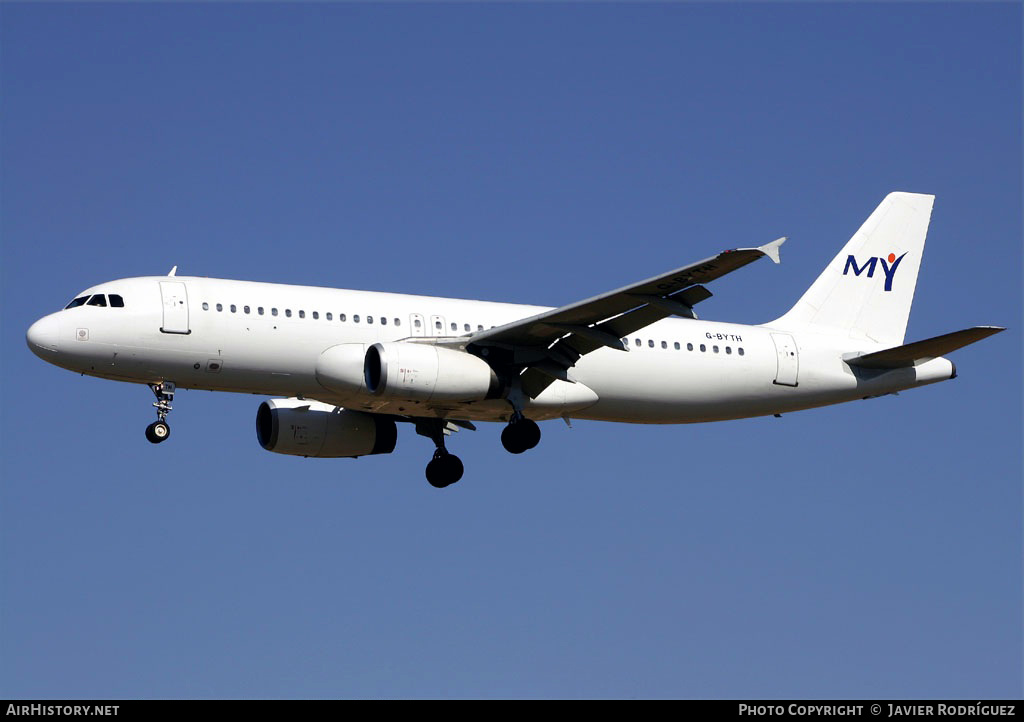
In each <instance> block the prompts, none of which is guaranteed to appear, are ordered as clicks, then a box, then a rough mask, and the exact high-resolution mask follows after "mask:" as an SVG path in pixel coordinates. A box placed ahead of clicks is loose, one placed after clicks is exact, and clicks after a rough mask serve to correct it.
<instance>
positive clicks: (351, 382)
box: [316, 343, 366, 396]
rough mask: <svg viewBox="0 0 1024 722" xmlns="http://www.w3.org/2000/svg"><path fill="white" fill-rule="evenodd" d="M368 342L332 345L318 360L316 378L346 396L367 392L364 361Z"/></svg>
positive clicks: (324, 385) (323, 384)
mask: <svg viewBox="0 0 1024 722" xmlns="http://www.w3.org/2000/svg"><path fill="white" fill-rule="evenodd" d="M365 358H366V344H363V343H341V344H338V345H337V346H331V347H330V348H329V349H327V350H326V351H324V352H323V353H322V354H320V357H319V358H318V359H317V360H316V380H317V381H318V382H319V383H320V385H321V386H323V387H324V388H325V389H330V390H331V391H335V392H337V393H340V394H343V395H344V396H360V395H365V394H366V385H365V383H364V382H363V361H364V360H365Z"/></svg>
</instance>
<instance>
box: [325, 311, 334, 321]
mask: <svg viewBox="0 0 1024 722" xmlns="http://www.w3.org/2000/svg"><path fill="white" fill-rule="evenodd" d="M324 318H326V319H327V320H328V321H333V320H334V314H333V313H331V312H330V311H328V312H327V313H325V314H324Z"/></svg>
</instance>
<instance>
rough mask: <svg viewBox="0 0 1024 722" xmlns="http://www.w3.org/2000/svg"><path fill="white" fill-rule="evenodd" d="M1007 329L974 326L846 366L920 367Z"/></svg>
mask: <svg viewBox="0 0 1024 722" xmlns="http://www.w3.org/2000/svg"><path fill="white" fill-rule="evenodd" d="M1005 330H1006V329H1005V328H1002V327H1000V326H974V327H973V328H965V329H963V330H962V331H954V332H953V333H947V334H943V335H942V336H935V337H934V338H928V339H925V340H924V341H915V342H914V343H908V344H904V345H903V346H896V347H895V348H887V349H885V350H884V351H875V352H874V353H868V354H862V355H860V356H854V357H853V358H848V359H846V363H848V364H850V365H851V366H859V367H861V368H867V369H897V368H906V367H908V366H916V365H917V364H919V363H923V362H925V361H928V360H930V359H933V358H937V357H939V356H945V355H946V354H947V353H949V352H951V351H956V350H957V349H958V348H963V347H964V346H968V345H970V344H972V343H975V342H976V341H981V340H982V339H983V338H988V337H989V336H992V335H993V334H997V333H999V332H1000V331H1005Z"/></svg>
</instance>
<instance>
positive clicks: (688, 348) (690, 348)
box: [686, 343, 693, 351]
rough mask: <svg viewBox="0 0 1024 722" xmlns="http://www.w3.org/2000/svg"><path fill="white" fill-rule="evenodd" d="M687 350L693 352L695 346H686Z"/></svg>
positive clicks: (689, 344)
mask: <svg viewBox="0 0 1024 722" xmlns="http://www.w3.org/2000/svg"><path fill="white" fill-rule="evenodd" d="M686 350H687V351H693V344H692V343H688V344H686Z"/></svg>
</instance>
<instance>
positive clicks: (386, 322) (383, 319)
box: [380, 316, 388, 326]
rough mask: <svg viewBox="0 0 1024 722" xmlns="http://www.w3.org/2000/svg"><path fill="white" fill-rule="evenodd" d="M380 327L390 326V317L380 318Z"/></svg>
mask: <svg viewBox="0 0 1024 722" xmlns="http://www.w3.org/2000/svg"><path fill="white" fill-rule="evenodd" d="M380 325H381V326H387V325H388V317H387V316H381V317H380Z"/></svg>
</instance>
